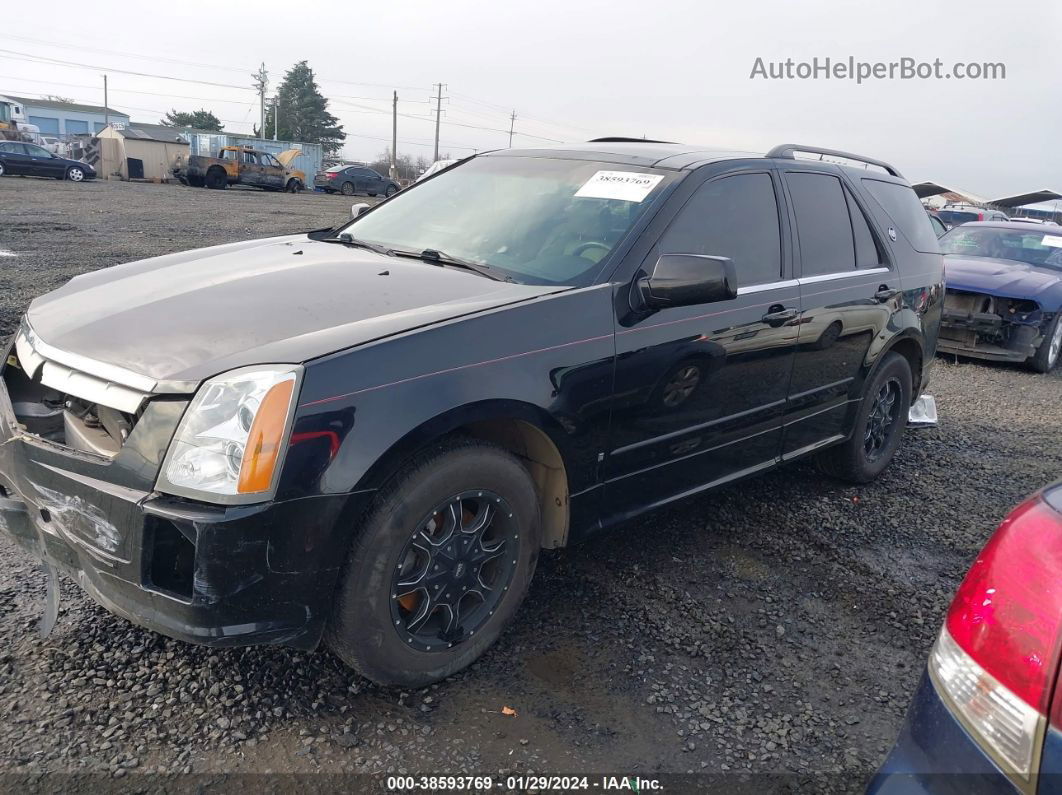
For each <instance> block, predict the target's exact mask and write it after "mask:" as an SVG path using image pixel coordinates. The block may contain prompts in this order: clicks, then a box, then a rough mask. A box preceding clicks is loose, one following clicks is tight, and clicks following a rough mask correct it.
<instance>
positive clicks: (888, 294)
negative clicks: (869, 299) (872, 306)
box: [874, 284, 900, 304]
mask: <svg viewBox="0 0 1062 795" xmlns="http://www.w3.org/2000/svg"><path fill="white" fill-rule="evenodd" d="M899 294H900V291H899V290H891V289H889V285H887V284H882V285H880V286H879V287H878V291H877V292H876V293H874V299H875V300H876V301H877V302H878V303H879V304H884V303H885V302H886V301H888V300H889V299H890V298H895V297H896V296H898V295H899Z"/></svg>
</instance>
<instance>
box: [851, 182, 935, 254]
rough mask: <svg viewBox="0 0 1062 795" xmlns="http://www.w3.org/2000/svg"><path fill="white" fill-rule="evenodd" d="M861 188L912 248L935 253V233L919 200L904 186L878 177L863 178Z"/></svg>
mask: <svg viewBox="0 0 1062 795" xmlns="http://www.w3.org/2000/svg"><path fill="white" fill-rule="evenodd" d="M863 187H865V188H866V189H867V191H868V192H869V193H870V195H871V196H873V197H874V199H875V200H876V201H877V203H878V204H880V205H881V207H882V209H883V210H885V212H886V213H887V214H888V216H889V218H891V219H892V222H893V223H894V224H896V228H897V230H899V232H900V234H902V235H903V236H904V237H905V238H907V242H908V243H910V244H911V247H912V248H913V249H914V250H915V251H924V252H925V253H927V254H939V253H940V246H938V245H937V235H936V233H935V232H934V231H933V225H932V224H930V223H929V216H927V215H926V211H925V208H924V207H923V206H922V202H920V201H918V197H917V196H915V192H914V191H913V190H911V188H910V187H908V186H907V185H900V184H897V183H895V182H883V181H882V180H880V179H867V178H864V179H863Z"/></svg>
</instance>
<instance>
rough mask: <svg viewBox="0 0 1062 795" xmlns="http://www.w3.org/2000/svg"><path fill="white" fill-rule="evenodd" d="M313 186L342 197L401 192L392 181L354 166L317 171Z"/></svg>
mask: <svg viewBox="0 0 1062 795" xmlns="http://www.w3.org/2000/svg"><path fill="white" fill-rule="evenodd" d="M313 185H314V187H315V188H320V189H321V190H323V191H324V192H325V193H342V194H343V195H344V196H354V195H356V194H364V195H367V196H394V195H395V194H396V193H398V191H399V190H401V188H400V187H399V185H398V183H397V182H395V181H394V180H393V179H388V178H387V177H385V176H383V175H382V174H380V173H378V172H376V171H374V170H373V169H371V168H369V167H368V166H356V165H355V166H332V167H331V168H329V169H326V170H325V171H318V172H317V175H316V176H315V177H314V178H313Z"/></svg>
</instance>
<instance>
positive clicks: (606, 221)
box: [344, 156, 668, 286]
mask: <svg viewBox="0 0 1062 795" xmlns="http://www.w3.org/2000/svg"><path fill="white" fill-rule="evenodd" d="M667 176H668V172H663V171H654V170H652V169H647V168H638V169H636V168H631V167H628V166H622V165H616V164H614V163H596V162H587V161H584V160H557V159H550V158H539V157H505V156H494V157H478V158H475V159H473V160H470V161H468V162H467V163H464V164H462V165H459V166H456V167H455V168H452V169H451V170H449V171H447V172H445V173H441V174H439V175H438V176H436V177H434V178H432V179H430V180H426V181H425V182H422V183H420V184H419V185H417V186H416V188H415V189H409V190H407V191H404V192H402V193H399V194H398V195H397V196H396V197H395V198H393V199H391V200H390V201H388V202H387V203H386V204H383V205H381V206H380V207H379V208H377V209H375V210H373V211H372V212H370V213H368V214H366V215H364V216H362V217H361V218H358V219H356V220H354V221H353V222H351V224H349V225H348V226H347V227H345V229H344V231H346V232H349V233H350V234H351V235H353V236H354V237H356V238H358V239H359V240H365V241H368V242H370V243H376V244H378V245H381V246H384V247H386V248H389V249H395V250H399V251H406V252H418V253H419V252H421V251H424V250H426V249H434V250H435V251H439V252H443V253H445V254H446V255H447V256H448V257H452V258H456V259H461V260H466V261H470V262H473V263H477V264H479V265H487V266H489V267H490V268H493V269H495V270H496V271H498V273H499V275H501V276H503V277H508V278H511V279H512V280H514V281H518V282H523V283H526V284H549V285H553V284H566V285H573V286H582V285H586V284H590V283H591V282H592V281H593V279H594V276H595V275H596V274H597V272H598V270H599V263H601V262H602V260H604V259H605V257H607V256H608V255H609V253H610V252H611V251H612V249H613V248H614V247H615V246H616V244H617V243H619V242H620V240H622V239H623V237H624V235H626V233H627V231H628V230H629V229H630V228H631V226H632V225H633V224H634V222H635V221H636V220H637V219H638V217H639V216H640V215H641V214H642V213H643V212H645V209H646V207H648V206H649V205H650V204H651V203H652V202H653V200H654V199H655V197H656V196H658V195H659V194H660V187H661V185H663V184H664V183H665V182H666V181H667Z"/></svg>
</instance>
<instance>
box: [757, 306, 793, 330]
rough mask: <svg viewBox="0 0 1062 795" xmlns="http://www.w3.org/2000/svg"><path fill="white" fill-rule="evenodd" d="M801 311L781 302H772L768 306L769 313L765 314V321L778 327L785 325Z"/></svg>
mask: <svg viewBox="0 0 1062 795" xmlns="http://www.w3.org/2000/svg"><path fill="white" fill-rule="evenodd" d="M799 314H800V313H799V312H798V311H797V310H795V309H792V308H790V307H785V306H782V305H781V304H771V306H769V307H767V314H766V315H764V316H763V322H764V323H766V324H767V325H768V326H772V327H774V328H778V326H784V325H785V324H786V323H788V322H789V321H790V320H795V319H796V318H797V316H798V315H799Z"/></svg>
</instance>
